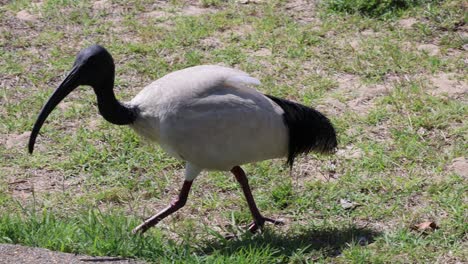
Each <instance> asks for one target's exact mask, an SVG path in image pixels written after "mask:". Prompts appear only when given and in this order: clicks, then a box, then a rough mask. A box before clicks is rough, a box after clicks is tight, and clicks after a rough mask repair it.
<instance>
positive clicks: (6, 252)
mask: <svg viewBox="0 0 468 264" xmlns="http://www.w3.org/2000/svg"><path fill="white" fill-rule="evenodd" d="M0 256H1V258H0V264H11V263H23V264H49V263H69V264H75V263H76V264H78V263H94V262H96V263H103V264H124V263H125V264H126V263H135V264H138V263H145V262H143V261H137V260H134V259H125V258H118V257H92V256H86V255H76V254H70V253H63V252H55V251H51V250H49V249H45V248H33V247H25V246H20V245H10V244H0Z"/></svg>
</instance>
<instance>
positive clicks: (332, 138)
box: [265, 95, 338, 167]
mask: <svg viewBox="0 0 468 264" xmlns="http://www.w3.org/2000/svg"><path fill="white" fill-rule="evenodd" d="M265 96H267V97H268V98H270V99H271V100H273V101H274V102H275V103H276V104H278V105H279V106H280V107H281V108H283V110H284V115H283V118H284V123H285V124H286V126H287V127H288V129H289V147H288V160H287V163H288V165H289V166H290V167H292V166H293V163H294V159H295V158H296V157H297V156H298V155H299V154H301V153H309V152H310V151H316V152H320V153H332V152H334V151H335V148H336V146H337V144H338V142H337V139H336V132H335V128H334V127H333V125H332V124H331V122H330V120H329V119H328V118H327V117H325V116H324V115H323V114H321V113H320V112H319V111H317V110H315V109H312V108H310V107H307V106H304V105H301V104H298V103H294V102H291V101H288V100H285V99H280V98H277V97H274V96H271V95H265Z"/></svg>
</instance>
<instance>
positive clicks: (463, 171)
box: [447, 157, 468, 178]
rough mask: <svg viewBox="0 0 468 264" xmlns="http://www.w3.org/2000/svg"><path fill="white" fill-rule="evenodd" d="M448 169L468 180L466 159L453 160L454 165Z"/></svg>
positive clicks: (467, 161) (467, 162)
mask: <svg viewBox="0 0 468 264" xmlns="http://www.w3.org/2000/svg"><path fill="white" fill-rule="evenodd" d="M447 169H448V170H449V171H451V172H454V173H456V174H458V175H460V176H462V177H464V178H468V160H467V159H466V158H465V157H459V158H456V159H454V160H452V163H451V164H450V165H449V166H448V168H447Z"/></svg>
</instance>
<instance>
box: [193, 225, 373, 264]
mask: <svg viewBox="0 0 468 264" xmlns="http://www.w3.org/2000/svg"><path fill="white" fill-rule="evenodd" d="M380 235H381V233H380V232H377V231H374V230H372V229H369V228H362V227H355V226H351V227H346V228H341V229H339V228H330V229H326V230H314V229H308V230H307V229H306V230H303V231H300V232H297V231H296V232H294V233H279V232H275V231H274V230H273V229H267V230H265V232H263V233H262V234H259V235H253V236H252V235H250V234H246V235H243V236H241V237H239V238H235V239H228V240H227V239H222V238H219V239H215V240H211V241H205V243H204V246H203V247H202V248H199V250H200V252H199V253H200V254H210V253H213V252H215V251H216V253H217V254H222V255H226V256H229V255H232V254H234V253H236V252H238V251H240V250H243V249H245V248H258V249H261V248H265V247H269V248H270V249H272V250H273V251H274V252H276V254H277V255H278V256H293V255H294V254H296V253H297V252H299V251H300V252H301V253H302V254H307V253H310V252H313V251H319V252H320V255H322V256H323V257H336V256H338V255H340V254H341V252H342V251H343V250H344V249H345V248H347V247H349V246H350V245H352V244H358V245H361V246H366V245H368V244H370V243H372V242H374V240H375V238H376V237H378V236H380Z"/></svg>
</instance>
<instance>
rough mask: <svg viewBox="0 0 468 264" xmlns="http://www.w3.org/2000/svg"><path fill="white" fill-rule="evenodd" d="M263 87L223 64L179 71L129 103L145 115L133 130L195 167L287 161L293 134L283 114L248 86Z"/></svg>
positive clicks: (220, 167)
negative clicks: (290, 135) (289, 132)
mask: <svg viewBox="0 0 468 264" xmlns="http://www.w3.org/2000/svg"><path fill="white" fill-rule="evenodd" d="M258 84H260V81H259V80H258V79H255V78H253V77H250V76H249V75H248V74H246V73H245V72H242V71H238V70H234V69H230V68H226V67H221V66H212V65H206V66H196V67H192V68H187V69H184V70H180V71H176V72H173V73H170V74H168V75H166V76H164V77H162V78H161V79H159V80H157V81H155V82H153V83H152V84H150V85H149V86H147V87H146V88H144V89H143V91H141V92H140V93H139V94H138V95H137V96H136V97H135V98H134V99H133V100H132V101H131V102H130V104H132V105H134V106H137V107H138V108H139V111H140V114H139V117H138V118H137V120H136V121H135V122H134V124H132V125H131V126H132V128H133V129H135V131H136V132H137V133H139V134H141V135H143V136H144V137H146V138H149V139H151V140H153V141H156V142H158V143H159V144H160V145H161V147H162V148H163V149H165V150H166V151H167V152H168V153H169V154H170V155H172V156H174V157H176V158H178V159H180V160H185V161H187V162H188V164H191V166H193V167H194V168H200V169H208V170H230V169H232V168H233V167H234V166H237V165H241V164H245V163H250V162H254V161H261V160H266V159H271V158H278V157H283V156H285V155H286V154H287V134H288V132H287V128H286V126H285V124H284V122H283V117H282V114H283V113H284V112H283V110H282V109H281V108H280V107H279V106H278V105H276V104H275V103H274V102H273V101H271V100H270V99H269V98H267V97H266V96H264V95H263V94H262V93H259V92H258V91H256V90H254V89H252V88H249V87H248V86H250V85H258ZM193 171H196V170H193ZM198 172H199V171H198ZM189 174H190V175H191V176H189V178H190V177H196V175H198V173H189ZM195 174H196V175H195ZM193 175H195V176H193ZM186 177H187V176H186Z"/></svg>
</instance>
